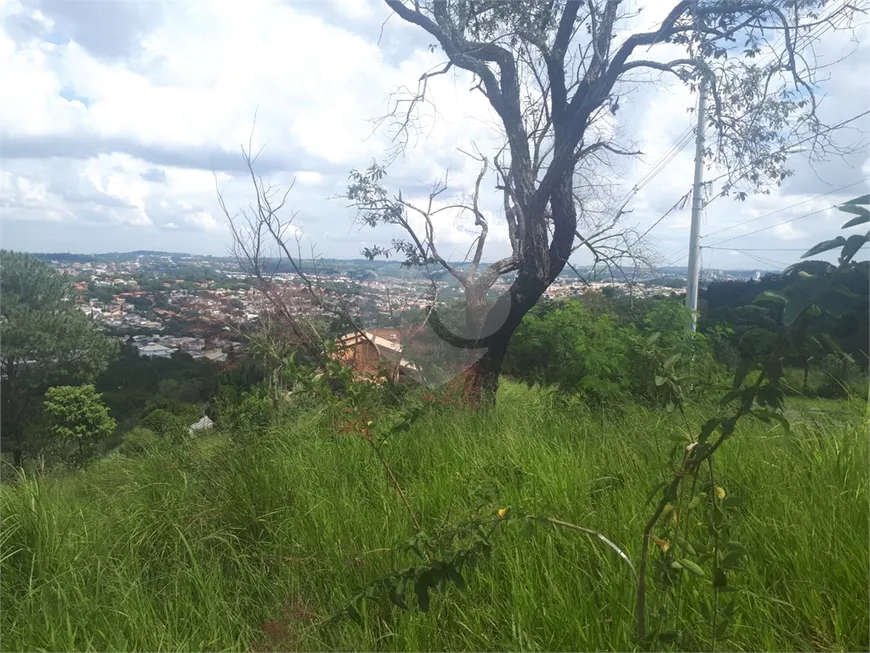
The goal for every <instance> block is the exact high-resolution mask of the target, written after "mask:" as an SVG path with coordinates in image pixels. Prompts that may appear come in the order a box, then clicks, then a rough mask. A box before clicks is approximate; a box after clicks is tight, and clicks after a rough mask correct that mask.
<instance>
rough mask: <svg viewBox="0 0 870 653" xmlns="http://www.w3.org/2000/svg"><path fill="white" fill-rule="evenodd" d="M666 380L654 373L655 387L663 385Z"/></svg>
mask: <svg viewBox="0 0 870 653" xmlns="http://www.w3.org/2000/svg"><path fill="white" fill-rule="evenodd" d="M666 381H667V379H666V378H665V377H663V376H659V375H658V374H656V387H660V386H663V385H664V384H665V382H666Z"/></svg>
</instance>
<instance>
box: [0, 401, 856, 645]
mask: <svg viewBox="0 0 870 653" xmlns="http://www.w3.org/2000/svg"><path fill="white" fill-rule="evenodd" d="M789 406H790V408H789V411H790V412H789V417H790V419H791V421H792V424H793V428H792V432H791V433H786V432H785V431H783V430H782V428H781V427H780V426H775V427H774V426H771V425H765V424H761V423H757V422H756V423H753V422H751V421H749V420H747V421H746V422H745V423H743V424H742V425H741V427H740V428H739V431H738V434H737V435H736V436H735V438H734V439H733V440H732V441H729V442H728V443H727V444H726V446H725V447H723V449H722V451H721V454H717V455H718V456H719V460H718V462H717V478H718V483H719V484H721V485H722V486H723V487H724V488H726V490H727V491H728V492H730V493H739V494H741V495H742V496H743V497H744V498H745V499H746V502H745V504H744V505H743V507H742V508H741V509H740V511H739V512H738V514H737V515H736V516H735V517H734V518H733V519H732V524H731V526H730V528H731V531H732V536H733V537H734V538H735V539H738V540H739V541H740V542H742V543H743V544H744V546H745V547H746V548H747V549H748V556H747V558H746V563H745V564H744V569H743V570H742V571H741V572H740V573H738V574H737V575H736V576H735V582H736V583H737V584H738V585H739V586H740V588H741V589H740V592H739V593H738V594H737V597H738V599H737V602H738V612H739V617H738V621H737V625H736V627H735V628H734V629H733V631H732V632H731V633H730V634H729V638H728V639H727V640H726V641H724V642H718V643H717V644H716V646H717V647H719V648H720V649H722V650H774V649H775V650H866V649H867V648H868V628H870V624H868V611H867V606H868V585H867V578H868V551H870V545H868V467H867V461H868V441H867V421H866V417H865V413H864V406H863V404H861V403H860V402H857V401H856V402H846V401H841V402H835V401H829V402H819V401H816V402H809V401H806V400H797V401H792V402H791V403H790V404H789ZM704 416H705V411H704V410H703V409H702V408H698V409H697V414H693V415H689V417H688V419H689V423H688V424H687V423H686V422H684V421H683V420H682V418H679V417H677V416H676V415H675V414H665V413H660V412H655V411H651V410H645V409H642V408H637V407H628V408H626V409H625V410H624V412H621V413H615V414H609V415H605V416H602V415H594V414H591V413H588V412H586V411H583V410H582V409H576V408H571V407H561V408H560V407H559V406H558V405H557V404H554V402H553V401H552V400H551V398H550V396H549V395H548V394H547V393H544V392H540V391H537V390H529V389H526V388H524V387H521V386H517V385H513V384H505V385H504V387H503V389H502V391H501V393H500V396H499V404H498V406H497V408H496V409H495V411H494V412H493V413H491V414H489V415H485V416H484V415H479V414H472V413H461V412H454V413H442V414H440V415H431V416H428V417H425V418H423V419H421V420H420V421H418V422H417V423H416V424H415V425H414V426H413V428H412V429H411V431H410V432H408V433H405V434H402V435H400V436H396V437H395V438H394V439H393V440H392V441H391V442H390V443H389V444H388V445H386V446H385V452H386V453H385V455H386V456H387V458H388V459H389V461H390V463H391V465H392V466H393V469H394V471H395V473H396V475H397V477H398V479H399V481H400V483H401V484H402V486H403V488H404V490H405V493H406V494H407V496H408V499H409V501H410V502H411V503H412V504H413V506H414V507H415V509H416V510H417V511H418V513H419V515H420V517H421V520H422V522H423V525H424V528H432V527H436V526H437V525H438V524H439V523H441V522H442V521H443V520H444V519H445V518H447V517H450V518H461V517H462V516H464V515H467V514H468V513H469V512H470V510H471V507H472V503H471V501H470V499H469V498H468V490H469V489H471V488H474V487H475V486H478V485H481V484H484V483H492V484H494V486H495V487H496V489H497V490H498V492H499V497H500V498H499V501H500V502H501V504H502V505H504V506H511V507H514V508H516V509H519V508H523V509H526V510H529V511H533V512H535V513H537V514H546V515H551V516H554V517H558V518H560V519H564V520H567V521H570V522H573V523H577V524H582V525H584V526H588V527H590V528H595V529H600V530H601V531H602V532H604V533H605V534H606V535H607V536H608V537H609V538H610V539H612V540H613V541H615V542H616V543H618V544H619V545H620V546H622V547H624V548H625V550H626V551H627V553H628V555H629V556H630V557H631V558H632V559H633V560H635V561H636V560H637V556H638V552H639V548H640V546H639V545H640V540H641V533H642V530H643V523H644V521H645V519H646V518H647V517H648V515H649V513H650V510H651V507H650V506H648V505H645V500H646V497H647V494H648V492H649V490H650V489H651V488H652V487H653V486H654V485H655V483H656V482H658V481H659V480H661V479H662V472H661V470H660V469H659V468H658V467H657V465H659V464H660V463H663V462H665V461H666V460H667V453H668V450H669V449H670V447H671V446H672V442H671V440H670V439H669V436H670V435H672V434H674V433H680V432H683V431H687V430H689V429H690V428H692V427H693V426H694V425H696V424H697V423H700V421H701V419H702V418H703V417H704ZM329 424H330V422H329V420H327V419H325V418H323V417H322V416H319V415H318V414H316V413H308V414H304V415H302V416H301V417H297V418H296V419H294V420H287V421H286V423H285V424H284V425H283V426H282V427H280V428H276V429H274V430H273V432H271V433H270V434H268V435H266V436H263V437H261V438H258V439H256V440H254V441H253V442H249V443H247V444H238V443H233V442H231V441H230V440H229V439H226V438H223V437H220V436H217V437H211V438H208V439H205V440H201V441H198V442H195V443H194V444H191V445H188V446H184V447H175V448H172V447H167V448H164V449H159V450H155V451H152V452H151V453H149V454H147V455H144V456H140V457H138V458H129V459H128V458H122V457H113V458H109V459H105V460H102V461H100V462H99V463H97V464H95V465H93V466H92V467H91V468H90V469H88V470H86V471H85V472H83V473H80V474H74V475H68V476H65V477H57V478H42V479H39V480H25V481H24V482H21V483H18V484H15V485H6V486H4V487H2V488H0V492H2V494H0V501H2V504H0V508H2V519H3V522H2V535H0V537H2V549H0V551H2V554H0V555H2V563H0V572H2V586H0V590H2V592H0V598H2V617H0V625H2V633H0V634H2V649H3V650H7V651H11V650H38V649H44V650H85V649H90V650H100V651H106V650H153V651H157V650H161V651H162V650H173V651H186V650H249V649H251V648H253V649H255V650H294V649H296V650H324V649H340V650H394V651H404V650H439V649H441V650H444V649H446V650H633V649H636V648H637V644H636V642H635V641H634V635H633V633H634V630H633V629H634V621H633V612H632V610H633V600H634V583H633V579H632V577H631V573H630V571H629V570H628V568H627V566H626V565H624V564H622V563H621V562H620V561H619V560H618V559H615V557H614V556H611V555H609V554H608V552H607V549H605V548H603V547H601V546H600V545H599V544H598V543H596V542H595V541H593V540H591V539H589V538H587V537H585V536H583V535H580V534H577V533H571V532H567V531H557V530H551V529H543V528H542V529H539V530H536V531H535V532H534V533H532V534H531V536H528V535H524V534H523V533H522V532H521V529H519V528H512V527H511V526H510V524H506V526H507V527H506V528H504V529H503V532H501V533H500V535H499V536H497V538H496V540H495V548H494V551H493V554H492V556H491V558H490V559H488V560H487V561H485V562H484V563H482V564H481V565H480V566H479V567H478V568H477V569H475V570H473V571H470V572H469V573H467V575H466V576H467V578H466V579H467V581H468V588H467V591H466V592H465V593H462V592H459V591H458V590H457V589H456V588H454V587H451V588H448V590H447V591H446V592H445V593H444V594H437V595H435V596H434V598H433V600H432V606H431V609H430V611H429V612H428V613H426V614H423V613H419V612H412V613H402V612H400V611H399V610H398V609H396V608H389V607H386V606H379V605H374V604H371V605H370V606H369V607H368V608H366V610H365V611H364V614H363V625H362V626H359V625H357V624H355V623H353V622H344V621H342V622H339V623H330V622H329V621H328V618H329V617H330V616H331V615H332V614H333V613H334V612H335V611H337V610H338V609H340V608H341V607H342V605H343V604H344V602H345V601H346V600H347V599H348V598H349V597H350V596H351V594H352V593H353V592H354V590H355V589H356V588H358V587H359V586H361V585H363V584H364V583H365V582H367V581H368V580H371V579H373V578H376V577H378V576H380V575H382V574H385V573H387V572H388V571H389V570H391V569H394V568H396V567H397V566H399V565H401V564H402V561H401V560H400V559H399V558H398V557H396V558H394V556H395V554H392V553H390V552H387V551H383V549H385V548H387V547H389V546H390V545H392V544H394V543H395V542H397V541H400V540H403V539H405V538H407V537H408V536H409V534H410V533H411V524H410V522H409V519H408V515H407V513H406V512H405V511H404V508H403V506H402V504H401V502H400V500H399V498H398V497H397V496H396V494H395V491H394V489H393V488H392V487H391V486H390V485H389V483H388V482H387V480H386V478H385V474H384V470H383V468H382V467H381V466H380V463H379V462H378V461H377V460H376V459H375V458H374V457H373V456H372V454H371V452H370V450H369V449H368V448H367V445H366V444H365V443H364V442H362V441H361V440H360V439H358V438H356V437H353V436H349V435H341V434H339V433H337V432H335V430H334V429H333V428H332V427H330V426H329ZM605 476H612V477H618V478H621V479H623V480H624V482H622V483H615V484H612V485H611V486H610V489H608V490H606V491H604V492H601V491H593V490H594V489H595V488H597V487H600V486H601V482H600V480H599V479H601V478H602V477H605ZM658 600H659V598H658V596H657V595H656V593H655V590H653V593H652V596H651V607H653V608H655V606H656V605H657V604H656V601H658ZM653 618H655V616H653ZM669 618H675V619H676V622H677V626H679V628H680V630H682V631H683V632H684V636H683V638H682V639H681V640H680V643H679V645H680V646H682V647H684V648H696V649H698V650H708V649H709V648H710V646H711V644H712V643H711V641H710V639H709V633H708V632H707V630H709V628H708V627H705V626H704V624H703V620H702V619H701V617H700V615H699V614H698V611H697V608H696V606H694V605H692V603H691V601H684V602H683V603H682V604H681V609H680V612H679V614H678V615H676V616H675V617H673V616H672V617H669Z"/></svg>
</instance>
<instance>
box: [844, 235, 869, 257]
mask: <svg viewBox="0 0 870 653" xmlns="http://www.w3.org/2000/svg"><path fill="white" fill-rule="evenodd" d="M868 240H870V233H866V234H855V235H853V236H849V240H847V241H846V244H845V245H843V251H842V252H841V253H840V260H841V261H845V260H848V259H850V258H852V257H853V256H855V254H857V253H858V250H859V249H861V248H862V247H864V243H866V242H867V241H868Z"/></svg>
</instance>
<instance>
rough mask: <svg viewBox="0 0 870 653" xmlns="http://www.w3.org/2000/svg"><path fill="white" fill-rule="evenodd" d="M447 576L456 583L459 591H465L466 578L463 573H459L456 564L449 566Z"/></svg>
mask: <svg viewBox="0 0 870 653" xmlns="http://www.w3.org/2000/svg"><path fill="white" fill-rule="evenodd" d="M447 576H448V577H449V578H450V580H452V581H453V584H454V585H456V587H457V588H458V589H459V591H461V592H464V591H465V579H464V578H463V577H462V574H460V573H459V570H458V569H457V568H456V567H455V566H453V565H448V566H447Z"/></svg>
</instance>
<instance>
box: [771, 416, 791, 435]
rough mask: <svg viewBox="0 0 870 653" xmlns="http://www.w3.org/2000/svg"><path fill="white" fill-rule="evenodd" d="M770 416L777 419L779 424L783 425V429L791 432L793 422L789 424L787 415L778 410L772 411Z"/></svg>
mask: <svg viewBox="0 0 870 653" xmlns="http://www.w3.org/2000/svg"><path fill="white" fill-rule="evenodd" d="M770 417H771V419H775V420H776V421H777V422H779V425H780V426H782V429H783V430H784V431H785V432H786V433H791V424H789V422H788V420H787V419H786V417H785V415H783V414H782V413H779V412H777V411H771V412H770Z"/></svg>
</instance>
